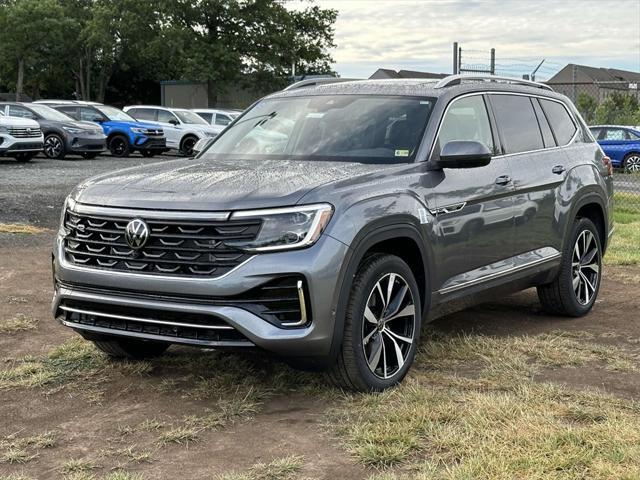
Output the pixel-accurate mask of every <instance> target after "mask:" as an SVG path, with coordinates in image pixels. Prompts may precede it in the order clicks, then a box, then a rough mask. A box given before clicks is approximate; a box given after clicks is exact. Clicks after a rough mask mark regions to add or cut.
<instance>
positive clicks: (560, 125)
mask: <svg viewBox="0 0 640 480" xmlns="http://www.w3.org/2000/svg"><path fill="white" fill-rule="evenodd" d="M540 104H541V105H542V109H543V110H544V113H545V114H546V116H547V119H548V120H549V124H550V125H551V130H553V133H554V135H555V137H556V142H557V143H558V145H566V144H567V143H569V142H570V141H571V139H572V138H573V136H574V135H575V133H576V124H575V123H573V120H572V119H571V115H569V112H567V109H566V107H565V106H564V105H563V104H561V103H559V102H554V101H552V100H544V99H542V98H541V99H540Z"/></svg>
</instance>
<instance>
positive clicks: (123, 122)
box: [104, 120, 162, 130]
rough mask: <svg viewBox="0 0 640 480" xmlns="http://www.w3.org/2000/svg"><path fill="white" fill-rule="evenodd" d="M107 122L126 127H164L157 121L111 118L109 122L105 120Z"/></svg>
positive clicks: (154, 128)
mask: <svg viewBox="0 0 640 480" xmlns="http://www.w3.org/2000/svg"><path fill="white" fill-rule="evenodd" d="M104 123H105V124H107V125H109V124H111V125H112V126H118V127H126V128H132V127H134V128H136V127H137V128H140V127H142V128H150V129H152V130H158V129H159V128H160V129H161V128H162V127H161V126H160V125H158V124H157V123H148V122H130V121H128V120H109V121H108V122H104Z"/></svg>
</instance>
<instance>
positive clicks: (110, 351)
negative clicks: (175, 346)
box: [93, 339, 169, 359]
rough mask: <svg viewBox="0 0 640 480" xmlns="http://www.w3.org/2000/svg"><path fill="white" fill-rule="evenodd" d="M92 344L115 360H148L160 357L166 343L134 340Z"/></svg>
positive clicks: (94, 342) (104, 341)
mask: <svg viewBox="0 0 640 480" xmlns="http://www.w3.org/2000/svg"><path fill="white" fill-rule="evenodd" d="M93 344H94V345H95V346H96V347H98V349H100V350H102V351H103V352H104V353H106V354H107V355H109V356H111V357H115V358H134V359H141V358H149V357H157V356H160V355H162V354H163V353H164V352H165V350H166V349H167V348H169V344H168V343H157V342H146V341H144V340H134V339H121V340H119V339H113V340H93Z"/></svg>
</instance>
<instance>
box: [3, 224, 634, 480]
mask: <svg viewBox="0 0 640 480" xmlns="http://www.w3.org/2000/svg"><path fill="white" fill-rule="evenodd" d="M27 237H38V238H35V239H34V238H26V237H25V239H24V241H22V243H19V244H18V245H16V244H15V242H11V243H10V244H9V245H7V244H6V243H5V244H4V245H5V246H2V245H3V244H2V243H1V242H0V318H6V319H9V318H19V317H20V316H25V317H27V318H29V319H34V320H35V321H36V323H35V324H34V325H35V328H34V329H31V330H26V331H15V332H13V333H12V334H11V335H1V336H0V371H7V370H9V369H11V368H14V367H15V366H16V365H18V364H19V363H20V362H22V361H24V359H25V358H26V357H34V358H36V359H38V358H46V357H47V355H50V352H51V351H53V350H54V349H56V348H58V347H60V346H61V345H63V344H67V343H68V342H69V341H70V340H71V339H73V338H75V335H74V334H73V333H72V332H71V331H69V330H68V329H66V328H64V327H62V326H60V325H59V324H58V323H56V322H55V321H54V320H53V319H52V318H51V312H50V300H51V294H52V291H51V273H50V261H51V260H50V246H49V245H50V241H51V238H50V237H47V236H44V235H43V236H40V235H37V236H27ZM635 278H640V268H635V267H633V268H618V267H616V268H607V271H606V274H605V278H604V281H603V286H602V291H601V296H600V300H599V302H598V304H597V305H596V307H595V308H594V310H593V312H592V313H591V314H590V315H588V316H587V317H585V318H582V319H564V318H557V317H549V316H547V315H545V314H543V313H542V312H541V311H540V308H539V305H538V303H537V299H536V296H535V292H533V291H526V292H521V293H518V294H516V295H512V296H510V297H507V298H505V299H502V300H500V301H493V302H490V303H488V304H485V305H482V306H477V307H473V308H470V309H467V310H465V311H463V312H458V313H455V314H452V315H449V316H447V317H445V318H442V319H440V320H438V321H437V322H435V323H434V324H432V325H430V326H429V327H428V328H430V329H433V330H434V331H437V332H439V333H440V334H442V335H458V334H477V333H480V334H483V335H490V336H497V337H506V336H533V335H539V334H552V333H553V334H554V335H557V332H558V331H562V332H565V333H564V334H566V335H567V336H569V337H570V338H571V339H577V340H578V341H579V340H580V339H581V338H585V339H588V340H589V341H590V342H594V343H597V344H598V345H601V346H602V347H603V348H606V347H607V346H611V347H615V348H617V349H624V351H625V352H628V355H631V356H633V355H637V352H638V347H639V346H640V345H639V342H640V322H638V320H637V318H636V317H634V315H633V314H632V313H633V312H636V311H638V308H639V307H640V297H638V296H637V295H635V291H636V290H637V287H638V286H637V284H634V282H633V279H635ZM185 352H188V353H185ZM596 353H597V354H598V355H600V357H601V356H602V352H601V351H599V352H596ZM211 355H213V354H212V353H210V352H207V351H203V350H190V349H171V350H170V353H169V356H168V360H159V361H157V362H156V361H153V362H151V363H150V364H149V365H148V366H144V365H143V366H142V367H140V368H138V369H137V370H136V369H135V368H133V367H131V368H130V367H122V366H119V367H113V368H112V367H105V369H104V372H102V371H98V372H93V371H92V373H91V376H89V377H87V378H86V379H85V378H84V377H81V376H80V377H73V379H72V380H68V381H67V383H65V384H62V385H56V386H55V388H54V387H52V386H47V387H32V388H9V389H4V390H0V404H1V405H2V408H3V415H2V417H1V419H0V450H2V451H1V452H0V454H4V453H6V452H8V451H9V450H10V447H11V445H14V444H15V445H14V447H15V448H14V447H11V448H12V450H11V452H12V453H13V454H15V455H16V456H15V457H12V458H13V459H14V460H15V461H9V460H8V459H5V460H7V461H5V462H4V463H0V477H1V476H2V475H8V474H19V473H24V475H26V476H28V477H32V478H54V479H55V478H64V477H65V473H64V472H65V471H66V470H65V464H66V465H67V467H68V468H84V467H82V466H83V465H84V466H85V467H86V468H87V469H88V474H91V475H95V477H96V478H103V477H105V476H106V475H107V474H108V473H109V472H111V471H112V470H113V469H116V470H117V469H122V470H126V471H129V472H140V473H142V474H143V475H144V478H146V479H151V478H153V479H165V478H166V479H170V478H190V479H199V478H208V479H210V478H212V477H214V476H215V475H219V474H223V473H225V472H230V471H234V472H251V471H254V470H252V469H255V468H256V467H255V466H256V465H257V464H264V465H266V464H270V463H271V462H274V461H278V459H283V458H285V457H292V458H294V457H295V458H296V459H297V458H298V457H299V458H300V459H301V460H300V466H299V468H298V467H296V471H295V474H293V476H292V478H308V479H311V478H313V479H335V478H343V479H361V478H368V477H369V476H370V475H372V474H374V473H375V471H374V470H373V469H371V468H368V467H365V466H363V465H362V464H361V463H358V461H357V459H355V458H354V457H353V456H352V455H351V454H350V453H348V451H347V449H345V448H343V447H342V446H341V444H340V441H339V440H338V439H337V437H334V436H333V435H334V432H332V431H329V430H328V429H327V428H326V422H327V418H328V415H329V412H330V411H331V409H333V408H335V407H336V406H337V405H340V403H341V402H342V401H343V400H342V396H341V393H340V392H337V391H335V390H333V389H332V388H331V387H329V386H327V385H324V386H323V384H321V383H316V381H315V380H314V379H313V377H309V376H301V377H296V376H295V375H296V374H295V373H292V372H289V371H288V370H287V369H286V367H283V366H282V365H281V364H279V363H278V362H276V361H274V360H273V359H270V358H268V357H259V358H256V359H251V360H250V361H249V362H250V364H251V365H253V367H252V368H254V369H255V371H257V372H260V375H261V380H260V381H259V382H258V381H256V388H258V389H260V388H261V389H263V390H264V391H266V392H268V394H266V395H264V396H260V395H259V396H258V398H259V400H258V407H257V408H256V410H255V411H247V412H240V413H239V414H238V415H235V414H233V415H231V417H230V418H231V420H229V421H227V422H223V423H221V424H220V425H218V424H206V423H202V422H206V420H203V418H205V417H206V416H207V415H211V414H212V412H216V411H218V409H220V408H223V406H224V405H225V404H224V400H225V399H226V398H227V397H233V390H232V389H230V385H233V384H237V385H238V392H240V393H242V395H244V394H246V392H247V390H246V389H247V388H248V384H247V381H246V378H247V377H246V375H245V374H244V373H243V369H242V368H237V369H235V370H234V369H233V368H231V369H229V363H228V362H225V361H223V360H220V361H218V360H215V359H214V360H210V358H211ZM596 357H597V358H600V357H598V356H597V355H596ZM208 359H209V360H208ZM183 360H184V363H185V365H182V366H176V365H175V364H176V363H179V362H183ZM163 362H165V363H163ZM545 365H546V364H545ZM614 367H615V366H614ZM216 368H217V369H219V370H220V372H217V373H216V372H214V374H216V375H217V374H218V373H219V375H218V376H217V377H216V376H215V375H214V374H211V373H207V371H210V370H216ZM225 369H229V371H228V372H227V373H226V374H224V375H222V371H223V370H225ZM261 369H262V370H261ZM421 369H429V365H427V364H424V365H423V364H419V365H417V366H416V372H418V373H419V372H420V371H421ZM459 371H460V372H462V373H461V376H471V377H475V376H476V374H477V371H476V370H473V369H471V370H469V371H467V370H465V365H464V364H461V365H459ZM465 372H466V373H465ZM254 374H255V373H254ZM220 378H223V380H224V381H223V383H220V384H218V383H215V382H214V381H213V380H212V379H214V380H215V381H220ZM249 378H250V379H251V378H252V377H249ZM310 378H311V379H310ZM536 380H540V381H545V382H553V383H557V384H565V385H568V387H570V388H576V389H583V388H599V389H602V390H604V391H606V392H610V393H613V394H615V395H620V396H622V397H627V398H637V397H638V394H640V374H638V373H637V372H635V371H616V370H615V368H613V369H609V370H607V369H603V368H601V366H598V367H596V366H594V365H591V364H590V363H587V364H584V365H580V366H577V367H575V368H547V367H545V368H544V369H543V370H541V371H539V372H538V373H537V375H536ZM74 382H75V383H74ZM83 382H86V384H85V383H83ZM243 382H244V383H243ZM218 385H223V387H220V388H221V389H222V390H220V391H219V392H216V388H218ZM89 387H95V389H94V390H95V391H93V390H91V388H89ZM207 389H208V390H207ZM87 392H89V394H87ZM92 392H93V393H96V392H97V394H95V395H93V394H92ZM203 392H205V393H203ZM223 393H224V395H226V396H224V395H223ZM254 393H255V392H254ZM258 393H260V392H258ZM221 402H222V403H221ZM230 405H231V407H230V408H234V407H233V404H230ZM225 408H226V407H225ZM194 419H195V420H194ZM194 422H195V423H194ZM198 422H200V423H198ZM194 425H195V426H194ZM203 425H204V426H203ZM207 425H208V426H207ZM178 428H184V429H186V430H185V432H182V433H185V435H183V436H175V438H178V439H182V441H169V442H164V443H163V442H161V441H160V438H161V437H162V436H163V434H164V433H166V432H172V431H173V430H175V429H178ZM189 429H192V430H191V431H190V432H191V433H189V432H188V431H187V430H189ZM194 432H195V436H193V435H191V434H192V433H194ZM174 433H175V432H174ZM178 433H181V432H178ZM40 435H49V436H50V437H51V438H52V439H53V440H52V441H51V442H50V443H51V444H47V445H46V446H45V445H41V444H36V442H31V443H29V442H27V440H25V439H28V438H32V437H33V438H35V437H37V436H40ZM47 438H49V437H47ZM20 439H22V440H20ZM12 442H13V443H12ZM16 442H17V443H16ZM20 442H22V443H20ZM18 447H19V448H21V449H22V450H23V453H24V455H22V453H21V452H20V451H18V450H17V448H18ZM18 454H20V455H18ZM21 455H22V456H21ZM20 458H22V460H20ZM296 461H297V460H296ZM21 462H22V463H21ZM248 478H250V477H248Z"/></svg>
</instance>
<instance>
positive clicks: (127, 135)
mask: <svg viewBox="0 0 640 480" xmlns="http://www.w3.org/2000/svg"><path fill="white" fill-rule="evenodd" d="M42 103H45V102H42ZM46 103H47V104H48V105H49V106H50V107H53V108H55V109H56V110H59V111H61V112H63V113H66V114H67V115H69V116H70V117H72V118H74V119H76V120H78V121H83V122H95V123H98V124H100V125H101V126H102V130H103V131H104V134H105V135H106V136H107V148H108V149H109V151H110V152H111V155H113V156H115V157H127V156H129V154H130V153H133V152H136V151H138V152H140V153H141V154H142V155H143V156H144V157H153V156H154V155H157V154H160V153H162V152H165V151H167V150H168V149H167V140H166V138H165V135H164V131H163V130H162V128H161V127H159V126H158V125H156V124H153V123H145V122H139V121H137V120H136V119H134V118H133V117H131V116H129V115H128V114H126V113H125V112H123V111H122V110H120V109H118V108H115V107H110V106H108V105H102V104H99V103H94V102H75V101H66V102H60V103H53V102H50V101H47V102H46Z"/></svg>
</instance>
